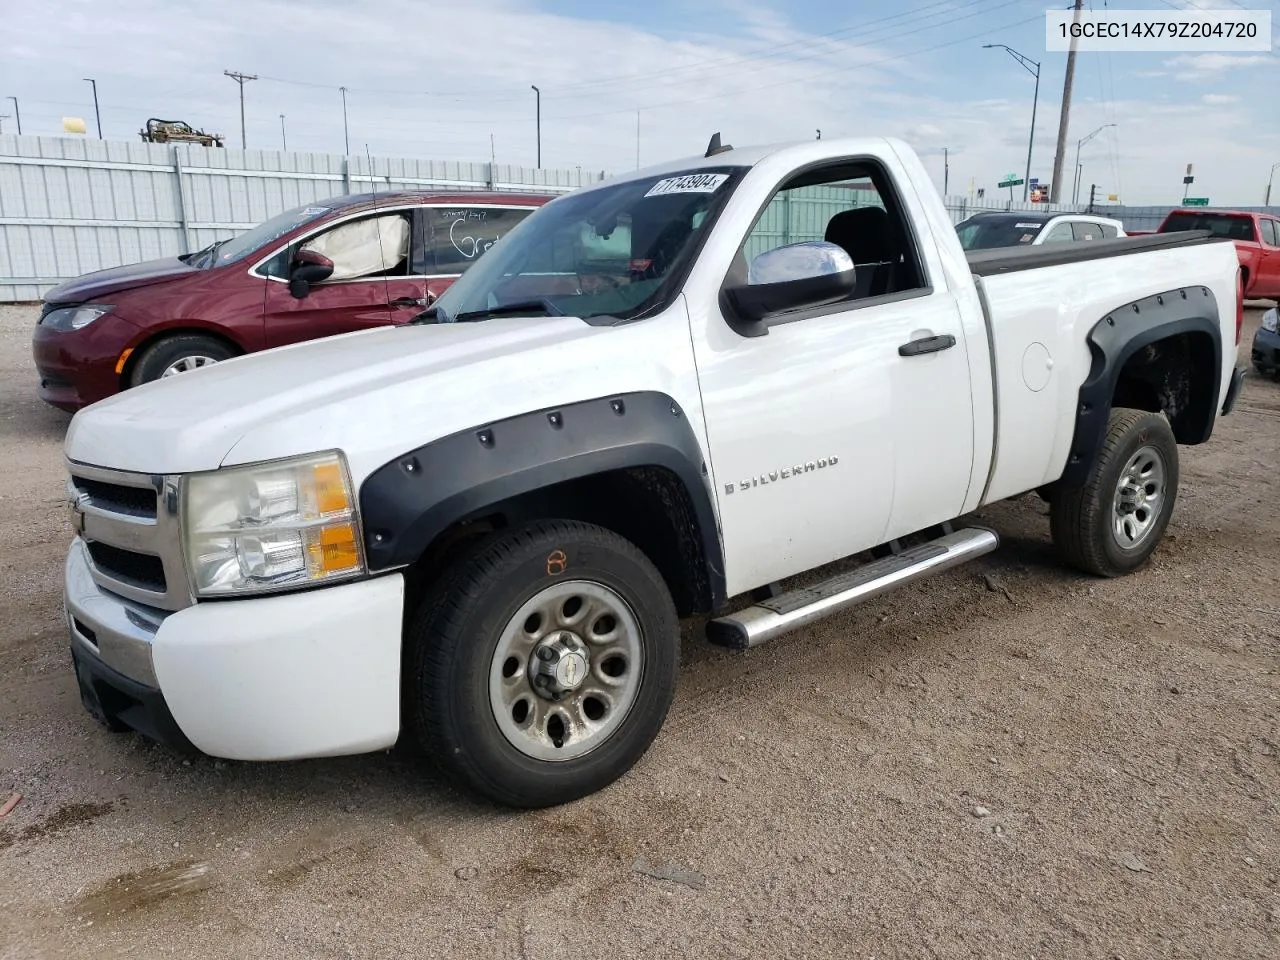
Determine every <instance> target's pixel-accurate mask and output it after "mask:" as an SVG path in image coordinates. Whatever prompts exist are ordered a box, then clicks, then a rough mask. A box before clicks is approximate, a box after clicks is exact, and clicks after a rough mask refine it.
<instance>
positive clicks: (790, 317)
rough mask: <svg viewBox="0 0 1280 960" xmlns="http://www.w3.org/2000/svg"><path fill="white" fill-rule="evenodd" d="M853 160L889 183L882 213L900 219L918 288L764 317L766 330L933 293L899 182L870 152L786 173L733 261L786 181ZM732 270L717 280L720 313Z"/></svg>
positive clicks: (722, 309) (810, 165) (816, 162)
mask: <svg viewBox="0 0 1280 960" xmlns="http://www.w3.org/2000/svg"><path fill="white" fill-rule="evenodd" d="M856 163H863V164H866V165H868V166H872V167H875V168H878V170H879V172H880V174H881V175H882V176H883V177H884V179H885V181H886V182H887V183H888V185H889V187H890V191H891V193H892V204H893V209H890V208H889V207H888V206H887V205H886V208H885V212H887V213H888V214H889V215H890V216H891V217H892V216H896V217H898V219H899V222H900V224H901V225H902V229H903V234H904V236H905V237H906V240H907V243H908V244H909V245H910V247H911V250H910V254H911V256H912V257H913V258H914V260H915V267H916V270H917V271H918V274H919V277H920V280H921V285H920V286H918V287H912V288H911V289H910V290H899V291H897V292H896V293H885V294H881V295H880V296H876V297H862V298H860V299H858V300H841V301H839V302H838V303H825V304H822V305H820V306H816V307H804V308H801V309H799V310H791V311H788V312H786V313H781V314H778V315H777V316H775V317H769V318H768V319H767V320H764V321H763V325H764V327H765V328H766V329H768V328H772V327H780V326H783V325H785V324H788V323H795V322H797V321H799V320H808V319H811V318H817V317H825V316H827V315H829V314H833V313H848V312H850V311H853V310H862V309H864V308H867V307H878V306H882V305H884V304H889V303H899V302H901V301H904V300H916V299H919V298H921V297H929V296H932V295H933V294H934V293H935V292H936V288H935V287H934V284H933V278H932V277H930V275H929V268H928V264H927V263H926V262H925V260H924V257H922V256H921V254H920V250H921V244H920V236H919V231H918V230H917V229H916V225H915V223H914V222H913V221H912V219H911V217H909V216H907V215H906V210H905V209H904V203H903V200H902V197H903V194H904V191H903V189H902V185H901V184H899V183H898V181H897V180H896V179H895V178H894V175H893V173H892V172H891V171H890V170H889V168H888V166H887V165H886V164H885V162H884V160H883V159H881V158H880V157H877V156H874V155H871V154H852V155H849V156H845V157H837V158H835V159H827V160H817V161H814V162H813V163H810V164H806V165H805V166H803V167H799V168H797V169H795V170H792V171H791V172H790V173H788V174H787V176H786V178H785V179H784V180H782V182H781V183H779V184H778V185H777V186H776V187H775V188H774V189H773V191H772V192H771V193H770V194H769V196H768V198H766V200H765V201H764V203H762V204H761V205H760V207H759V209H757V210H756V212H755V214H754V215H753V216H752V217H751V222H750V225H749V226H748V228H747V232H746V233H745V234H743V236H742V241H741V242H740V243H739V244H738V245H737V247H736V248H735V250H734V255H733V259H734V260H736V259H737V257H738V255H739V254H742V253H743V251H744V249H745V247H746V245H747V240H748V239H749V238H750V236H751V231H752V230H753V229H754V228H755V225H756V224H757V223H759V222H760V218H761V217H762V216H764V212H765V211H766V210H767V209H768V208H769V205H770V204H771V203H773V201H774V200H776V199H777V197H778V194H780V193H781V192H782V190H783V187H784V186H785V185H786V184H787V183H790V182H791V181H792V180H795V179H796V178H797V177H799V176H802V175H804V174H806V173H812V172H814V171H815V170H821V169H823V168H824V167H832V168H836V167H841V166H847V165H849V164H856ZM820 185H821V184H818V186H820ZM877 190H879V187H877ZM881 199H882V200H883V199H884V195H883V194H881ZM851 209H852V208H851ZM744 256H745V254H744ZM732 272H733V262H732V260H731V261H730V264H729V267H728V268H727V269H726V270H725V274H724V277H723V278H721V280H720V289H719V291H718V294H719V295H718V296H717V298H716V299H717V301H718V303H719V306H720V311H721V313H722V314H723V313H724V312H725V311H726V310H727V309H728V307H727V299H726V297H725V291H726V290H727V289H728V287H729V275H730V274H731V273H732ZM727 326H728V327H729V329H731V330H734V332H735V333H738V336H740V337H744V338H745V335H744V334H742V333H741V332H739V331H737V330H736V329H735V328H734V326H733V323H732V322H727Z"/></svg>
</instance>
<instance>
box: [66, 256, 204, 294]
mask: <svg viewBox="0 0 1280 960" xmlns="http://www.w3.org/2000/svg"><path fill="white" fill-rule="evenodd" d="M195 272H197V271H196V269H195V268H194V267H189V266H187V265H186V264H185V263H183V262H182V261H181V260H179V259H178V258H177V257H165V258H164V259H162V260H146V261H143V262H142V263H130V264H127V265H126V266H123V267H110V268H108V269H106V270H95V271H93V273H86V274H85V275H84V276H82V277H76V278H75V279H74V280H68V281H66V282H65V283H60V284H58V285H57V286H56V287H54V288H53V289H52V290H50V291H49V292H48V293H47V294H45V297H44V299H45V303H86V302H88V301H90V300H97V299H99V298H100V297H109V296H111V295H112V294H113V293H120V292H121V291H122V290H132V289H133V288H134V287H145V286H149V285H151V284H153V283H161V282H163V281H165V280H171V279H173V278H174V277H181V276H185V275H187V274H191V273H195Z"/></svg>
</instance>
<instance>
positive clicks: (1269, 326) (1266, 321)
mask: <svg viewBox="0 0 1280 960" xmlns="http://www.w3.org/2000/svg"><path fill="white" fill-rule="evenodd" d="M1277 316H1280V310H1277V309H1276V308H1275V307H1272V308H1271V309H1270V310H1268V311H1267V312H1266V313H1264V314H1263V315H1262V329H1263V330H1266V331H1267V332H1268V333H1275V332H1276V317H1277Z"/></svg>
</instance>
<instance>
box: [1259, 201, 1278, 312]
mask: <svg viewBox="0 0 1280 960" xmlns="http://www.w3.org/2000/svg"><path fill="white" fill-rule="evenodd" d="M1258 234H1259V238H1260V239H1261V240H1262V249H1261V251H1260V256H1259V257H1258V279H1257V281H1256V282H1255V283H1253V284H1252V287H1253V294H1254V296H1257V297H1268V298H1271V299H1275V298H1278V297H1280V220H1268V219H1266V218H1265V217H1259V218H1258Z"/></svg>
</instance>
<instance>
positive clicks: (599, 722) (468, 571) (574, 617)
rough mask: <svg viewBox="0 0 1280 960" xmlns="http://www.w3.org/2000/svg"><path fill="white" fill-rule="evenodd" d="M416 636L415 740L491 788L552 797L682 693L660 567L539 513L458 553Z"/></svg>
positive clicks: (613, 541)
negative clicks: (462, 554) (460, 555)
mask: <svg viewBox="0 0 1280 960" xmlns="http://www.w3.org/2000/svg"><path fill="white" fill-rule="evenodd" d="M407 643H408V658H407V667H408V674H407V682H406V689H405V698H406V704H405V707H406V712H407V714H408V716H409V722H410V724H411V726H412V730H413V733H414V736H415V738H416V739H417V741H418V742H419V743H420V744H421V745H422V746H423V747H424V748H425V749H426V750H427V752H429V753H431V754H433V755H434V756H435V757H436V759H437V760H438V761H439V762H440V763H441V764H442V765H443V766H444V767H445V768H446V769H447V770H448V771H449V772H450V773H452V774H453V775H454V776H456V777H457V778H458V779H460V780H461V781H462V782H463V783H464V784H466V785H467V786H469V787H470V788H471V789H473V790H474V791H476V792H477V793H479V794H481V795H483V796H485V797H487V798H489V799H490V800H493V801H495V802H497V803H500V804H504V805H507V806H515V807H547V806H553V805H556V804H561V803H566V802H568V801H570V800H575V799H577V798H579V797H582V796H585V795H587V794H589V793H592V792H594V791H596V790H599V789H601V788H602V787H604V786H607V785H608V784H610V783H612V782H613V781H614V780H616V779H617V778H619V777H621V776H622V775H623V774H625V773H626V772H627V771H628V770H630V769H631V767H632V766H633V765H634V764H635V763H636V761H638V760H639V759H640V757H641V756H642V755H643V754H644V753H645V751H646V750H647V749H648V747H649V745H650V743H652V741H653V739H654V737H655V736H656V735H657V733H658V730H659V729H660V728H661V726H662V723H663V721H664V720H665V718H666V714H667V710H668V709H669V708H670V706H671V701H672V698H673V696H674V693H675V685H676V675H677V667H678V664H679V644H680V631H679V622H678V620H677V618H676V612H675V606H674V604H673V603H672V600H671V595H670V592H669V590H668V589H667V585H666V583H665V581H664V580H663V579H662V575H661V574H660V573H659V572H658V571H657V569H655V568H654V566H653V564H652V563H651V562H650V561H649V559H648V558H647V557H646V556H645V555H644V554H643V553H641V552H640V550H639V549H637V548H636V547H635V546H634V545H632V544H631V543H630V542H629V541H627V540H625V539H623V538H622V537H620V536H618V535H617V534H615V533H613V532H611V531H609V530H606V529H603V528H601V527H596V526H591V525H588V524H584V523H577V522H569V521H542V522H538V523H534V524H531V525H529V526H527V527H524V528H521V529H517V530H513V531H504V532H503V533H501V534H499V535H497V536H496V537H494V538H493V539H491V540H488V541H487V542H485V543H483V544H481V545H480V546H478V547H476V548H475V549H474V550H473V551H472V552H471V553H470V554H469V555H467V556H466V557H465V558H463V559H462V560H461V561H459V562H458V563H456V564H455V565H454V567H453V570H452V573H451V575H448V576H446V577H445V578H444V579H443V580H442V581H441V583H440V584H439V585H438V586H437V588H436V590H435V591H434V593H433V594H432V595H430V596H428V597H426V598H425V599H424V601H423V603H422V605H421V606H420V607H419V609H418V612H417V614H416V615H415V617H414V620H413V622H412V624H411V626H410V628H409V635H408V637H407Z"/></svg>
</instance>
